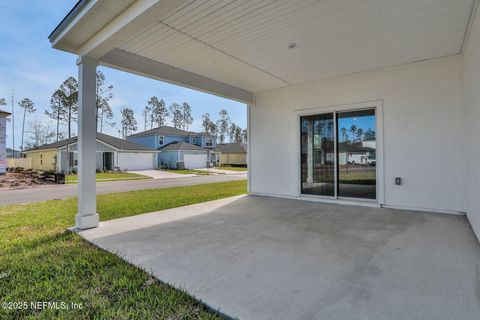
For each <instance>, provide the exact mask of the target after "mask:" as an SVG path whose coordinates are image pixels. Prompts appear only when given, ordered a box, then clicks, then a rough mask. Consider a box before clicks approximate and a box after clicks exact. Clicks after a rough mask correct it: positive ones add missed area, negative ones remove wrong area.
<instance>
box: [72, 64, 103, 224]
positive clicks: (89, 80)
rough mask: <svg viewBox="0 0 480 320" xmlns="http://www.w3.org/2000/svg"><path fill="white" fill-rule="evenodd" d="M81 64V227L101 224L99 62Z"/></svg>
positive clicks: (79, 185) (79, 114)
mask: <svg viewBox="0 0 480 320" xmlns="http://www.w3.org/2000/svg"><path fill="white" fill-rule="evenodd" d="M77 65H78V177H79V179H78V213H77V218H76V226H77V228H79V229H88V228H95V227H98V222H99V217H98V214H97V201H96V200H97V199H96V181H95V179H96V173H95V169H96V153H97V141H96V132H97V125H96V117H95V111H96V110H95V101H96V72H97V65H98V61H96V60H93V59H90V58H88V57H79V58H78V60H77Z"/></svg>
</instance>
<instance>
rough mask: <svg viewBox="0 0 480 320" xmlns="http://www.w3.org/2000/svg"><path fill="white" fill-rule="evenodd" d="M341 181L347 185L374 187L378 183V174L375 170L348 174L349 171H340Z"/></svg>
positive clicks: (351, 171)
mask: <svg viewBox="0 0 480 320" xmlns="http://www.w3.org/2000/svg"><path fill="white" fill-rule="evenodd" d="M339 179H340V181H341V183H346V184H366V185H374V184H375V183H376V172H375V169H370V170H367V171H361V172H356V171H354V170H350V171H349V172H348V173H347V170H340V175H339Z"/></svg>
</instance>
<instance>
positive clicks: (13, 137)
mask: <svg viewBox="0 0 480 320" xmlns="http://www.w3.org/2000/svg"><path fill="white" fill-rule="evenodd" d="M12 150H13V158H16V153H15V101H14V91H13V90H12Z"/></svg>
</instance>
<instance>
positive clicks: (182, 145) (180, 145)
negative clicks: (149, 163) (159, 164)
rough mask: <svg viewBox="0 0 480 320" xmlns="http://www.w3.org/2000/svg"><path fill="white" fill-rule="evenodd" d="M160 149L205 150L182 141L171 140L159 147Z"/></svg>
mask: <svg viewBox="0 0 480 320" xmlns="http://www.w3.org/2000/svg"><path fill="white" fill-rule="evenodd" d="M159 150H160V151H205V149H204V148H201V147H199V146H196V145H194V144H191V143H188V142H184V141H173V142H170V143H169V144H166V145H164V146H163V147H160V148H159Z"/></svg>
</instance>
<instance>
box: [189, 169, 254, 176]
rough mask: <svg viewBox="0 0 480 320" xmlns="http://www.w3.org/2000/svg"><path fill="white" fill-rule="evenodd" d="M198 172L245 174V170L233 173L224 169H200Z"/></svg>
mask: <svg viewBox="0 0 480 320" xmlns="http://www.w3.org/2000/svg"><path fill="white" fill-rule="evenodd" d="M198 170H202V171H208V172H212V173H218V174H244V175H246V174H247V169H245V171H234V170H226V169H220V168H208V169H207V168H202V169H198Z"/></svg>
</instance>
